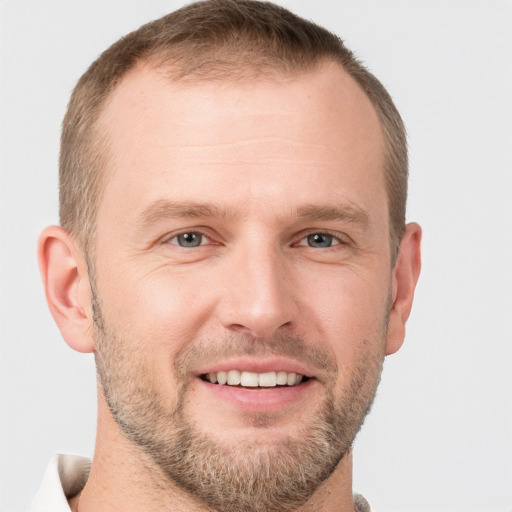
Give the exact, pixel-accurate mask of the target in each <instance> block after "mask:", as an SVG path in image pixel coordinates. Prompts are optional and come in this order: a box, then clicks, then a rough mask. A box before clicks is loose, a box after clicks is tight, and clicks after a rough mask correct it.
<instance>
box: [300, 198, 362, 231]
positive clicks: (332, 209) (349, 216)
mask: <svg viewBox="0 0 512 512" xmlns="http://www.w3.org/2000/svg"><path fill="white" fill-rule="evenodd" d="M297 217H298V218H299V219H300V220H303V221H331V220H335V221H342V222H349V223H351V224H357V225H359V226H360V227H361V228H362V229H365V230H366V229H368V227H369V224H370V220H369V217H368V213H367V212H366V211H365V210H363V209H362V208H361V207H360V206H358V205H356V204H355V203H350V204H345V205H339V206H319V205H315V204H311V205H305V206H301V207H300V208H297Z"/></svg>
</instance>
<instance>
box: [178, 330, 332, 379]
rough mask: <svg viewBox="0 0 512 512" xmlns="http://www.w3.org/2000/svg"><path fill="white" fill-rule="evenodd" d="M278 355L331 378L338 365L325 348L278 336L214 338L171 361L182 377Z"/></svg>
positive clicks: (201, 342)
mask: <svg viewBox="0 0 512 512" xmlns="http://www.w3.org/2000/svg"><path fill="white" fill-rule="evenodd" d="M244 356H252V357H260V358H264V357H269V356H279V357H286V358H289V359H292V360H294V361H296V362H299V363H302V364H305V365H307V366H308V367H310V368H312V369H313V370H315V371H316V373H318V374H319V375H324V376H326V377H327V376H329V377H333V376H336V375H337V373H338V365H337V363H336V358H335V356H334V354H333V352H332V351H331V350H330V349H328V348H327V347H318V346H314V347H312V346H310V345H309V344H308V343H307V342H306V341H305V340H304V339H303V338H301V337H298V336H292V335H287V334H278V335H275V336H272V337H270V338H265V339H263V338H255V337H252V336H246V335H245V336H244V335H240V336H239V335H233V336H228V337H226V338H224V339H223V340H222V341H219V340H218V339H209V340H200V341H197V342H195V343H191V344H190V345H187V346H186V347H185V348H183V349H182V350H181V351H180V352H179V353H178V355H177V357H176V359H175V361H174V370H175V372H176V375H178V376H182V377H184V376H186V375H187V374H188V373H190V371H191V370H192V369H195V368H198V367H201V366H203V365H205V364H207V363H209V364H211V363H216V362H220V361H222V360H224V359H228V358H233V357H244Z"/></svg>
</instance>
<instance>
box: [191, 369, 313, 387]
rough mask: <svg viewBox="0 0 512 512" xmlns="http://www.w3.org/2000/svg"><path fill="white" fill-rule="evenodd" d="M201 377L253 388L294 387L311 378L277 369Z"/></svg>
mask: <svg viewBox="0 0 512 512" xmlns="http://www.w3.org/2000/svg"><path fill="white" fill-rule="evenodd" d="M200 378H201V379H202V380H204V381H205V382H210V383H211V384H218V385H221V386H223V385H227V386H234V387H241V388H251V389H256V388H276V387H293V386H298V385H299V384H301V383H302V382H306V381H308V380H309V378H308V377H306V376H305V375H300V374H297V373H293V372H284V371H277V372H265V373H256V372H248V371H240V370H228V371H220V372H214V373H204V374H202V375H201V376H200Z"/></svg>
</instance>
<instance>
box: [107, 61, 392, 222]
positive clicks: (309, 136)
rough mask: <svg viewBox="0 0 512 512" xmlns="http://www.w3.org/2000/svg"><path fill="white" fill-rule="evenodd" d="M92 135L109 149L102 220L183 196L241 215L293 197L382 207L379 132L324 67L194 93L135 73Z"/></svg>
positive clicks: (341, 76)
mask: <svg viewBox="0 0 512 512" xmlns="http://www.w3.org/2000/svg"><path fill="white" fill-rule="evenodd" d="M99 129H100V131H102V132H103V133H104V134H105V136H106V137H107V139H108V141H109V147H110V154H109V167H108V169H107V179H106V190H105V194H104V200H103V204H102V205H100V211H101V209H102V208H103V207H105V205H106V207H107V208H108V209H110V206H111V205H112V202H118V203H119V202H123V201H124V203H126V205H127V209H129V210H130V211H136V210H139V211H143V210H144V209H145V208H146V207H147V203H148V202H151V201H157V200H160V199H166V197H165V196H173V197H171V199H175V197H174V196H176V197H180V198H181V197H182V196H190V195H191V194H192V195H193V196H194V197H193V199H195V200H197V199H198V197H199V198H203V199H204V201H206V202H209V203H212V202H222V201H224V202H230V201H231V202H233V203H235V202H236V203H237V205H234V204H233V205H230V206H237V207H238V208H240V209H241V210H244V212H243V213H248V212H249V213H250V211H251V207H252V206H254V207H256V205H259V206H260V207H261V204H262V203H263V204H265V203H267V204H268V205H269V206H271V207H272V210H273V211H274V210H277V209H278V206H279V205H281V204H282V203H286V202H288V203H289V202H290V199H292V198H295V199H296V202H297V203H300V202H302V203H311V202H314V201H315V200H317V198H316V195H315V194H317V193H318V198H320V197H321V196H325V194H326V193H329V194H330V195H331V196H332V197H331V199H332V200H334V201H336V200H337V199H339V200H343V199H346V200H347V201H349V202H356V203H358V202H362V203H364V202H367V203H372V200H371V199H369V196H371V195H377V196H378V197H379V201H380V202H381V203H386V198H385V187H384V177H383V175H382V169H383V158H384V143H383V136H382V131H381V128H380V123H379V121H378V118H377V115H376V113H375V110H374V108H373V106H372V105H371V103H370V101H369V99H368V98H367V97H366V95H365V94H364V93H363V91H362V90H361V89H360V88H359V86H358V85H357V84H356V83H355V81H354V80H353V79H352V78H351V77H350V76H349V75H348V74H347V73H346V72H345V71H344V70H342V69H341V67H340V66H338V65H337V64H334V63H329V64H325V65H324V66H322V67H320V68H319V69H317V70H316V71H313V72H311V73H307V74H306V73H304V74H298V75H294V76H287V77H276V78H274V79H268V78H267V79H261V80H256V81H251V82H249V81H246V82H243V81H242V82H241V81H236V82H218V81H199V82H196V83H190V81H187V82H186V83H183V82H177V81H174V80H172V79H169V77H168V76H166V73H165V70H156V69H154V68H151V67H150V66H148V65H141V66H139V67H138V68H136V69H134V70H133V71H131V72H130V73H129V74H128V75H127V76H126V77H125V78H124V79H123V80H122V81H121V83H120V84H119V85H118V86H117V88H116V90H115V91H114V93H113V94H112V96H111V98H110V100H109V102H108V103H107V105H106V107H105V109H104V111H103V112H102V115H101V117H100V120H99ZM105 196H106V197H105ZM345 196H347V197H345ZM359 196H360V197H359ZM363 196H364V197H363ZM284 197H286V201H283V198H284ZM109 205H110V206H109ZM371 206H372V204H368V207H371ZM373 206H375V205H373ZM99 213H100V212H99ZM109 213H110V212H109ZM98 220H100V216H98Z"/></svg>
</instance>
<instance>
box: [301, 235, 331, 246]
mask: <svg viewBox="0 0 512 512" xmlns="http://www.w3.org/2000/svg"><path fill="white" fill-rule="evenodd" d="M333 238H334V237H333V236H331V235H326V234H324V233H315V234H314V235H309V236H308V237H307V240H308V245H309V246H310V247H331V245H332V242H333Z"/></svg>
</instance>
